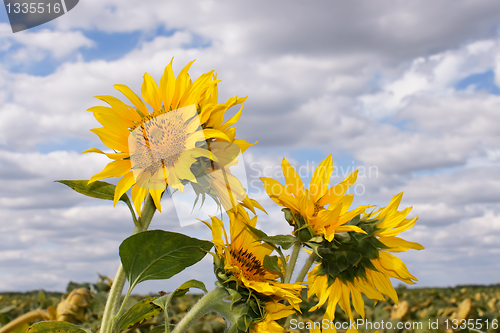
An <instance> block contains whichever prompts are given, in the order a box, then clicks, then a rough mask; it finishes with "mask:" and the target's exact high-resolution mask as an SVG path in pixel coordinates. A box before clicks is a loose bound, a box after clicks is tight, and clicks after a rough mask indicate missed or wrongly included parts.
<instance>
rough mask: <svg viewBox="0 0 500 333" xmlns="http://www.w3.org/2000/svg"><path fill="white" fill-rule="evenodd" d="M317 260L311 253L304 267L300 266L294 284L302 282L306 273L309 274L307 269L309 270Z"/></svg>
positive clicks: (315, 255)
mask: <svg viewBox="0 0 500 333" xmlns="http://www.w3.org/2000/svg"><path fill="white" fill-rule="evenodd" d="M318 258H319V257H318V255H317V254H316V253H315V252H313V253H311V255H310V256H309V258H307V260H306V262H305V263H304V266H302V269H301V270H300V272H299V276H297V280H295V282H302V281H304V278H305V277H306V274H307V272H309V269H310V268H311V266H312V265H313V264H314V262H315V261H316V259H318Z"/></svg>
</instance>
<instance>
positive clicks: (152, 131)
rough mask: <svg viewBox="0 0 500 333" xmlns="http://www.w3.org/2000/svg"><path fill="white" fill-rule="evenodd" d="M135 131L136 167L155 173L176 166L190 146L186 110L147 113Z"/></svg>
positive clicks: (133, 149) (134, 152)
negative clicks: (183, 112) (187, 144)
mask: <svg viewBox="0 0 500 333" xmlns="http://www.w3.org/2000/svg"><path fill="white" fill-rule="evenodd" d="M131 135H132V136H133V138H132V140H133V142H131V150H132V151H131V159H132V164H133V168H134V169H142V170H148V171H150V172H151V174H155V173H156V172H158V171H160V170H161V169H162V168H163V167H167V168H168V167H173V166H175V164H176V163H177V162H178V161H179V157H180V155H181V153H182V152H183V151H185V150H186V139H187V138H188V135H189V133H187V124H186V123H185V121H184V118H183V116H182V114H180V113H176V112H167V113H161V114H150V115H149V116H147V117H144V118H143V120H142V121H141V123H140V124H138V125H137V127H136V128H134V129H133V131H132V134H131Z"/></svg>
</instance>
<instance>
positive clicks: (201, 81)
mask: <svg viewBox="0 0 500 333" xmlns="http://www.w3.org/2000/svg"><path fill="white" fill-rule="evenodd" d="M192 63H193V62H190V63H189V64H187V65H186V66H185V67H184V68H183V69H182V70H181V71H180V73H179V75H178V76H177V78H176V77H175V76H174V73H173V70H172V61H171V62H170V63H169V64H168V66H167V67H166V68H165V72H164V73H163V75H162V77H161V80H160V84H159V85H158V84H157V83H156V82H155V81H154V79H153V78H152V77H151V76H150V75H148V74H147V73H146V74H144V81H143V84H142V88H141V95H142V98H143V99H144V101H145V102H146V103H147V104H148V105H149V107H148V106H147V105H146V104H145V103H144V102H143V101H142V100H141V98H140V97H139V96H137V95H136V94H135V93H134V92H133V91H132V90H131V89H130V88H128V87H127V86H124V85H115V86H114V87H115V88H116V89H117V90H118V91H120V92H122V93H123V94H124V95H125V96H126V97H127V98H128V100H129V102H130V104H131V105H127V104H125V103H123V102H122V101H120V100H119V99H117V98H115V97H112V96H97V98H98V99H100V100H102V101H104V102H106V103H108V104H109V107H104V106H96V107H92V108H90V109H89V110H88V111H91V112H93V114H94V116H95V118H96V119H97V121H99V123H101V125H102V126H103V127H101V128H96V129H93V130H92V132H94V133H96V134H97V135H98V136H99V138H100V139H101V141H102V142H103V143H104V145H106V146H107V147H108V148H111V149H113V150H114V152H112V153H104V152H102V151H101V150H99V149H96V148H92V149H88V150H86V151H85V152H95V153H100V154H105V155H106V156H107V157H109V158H110V159H112V160H113V161H112V162H110V163H109V164H108V165H107V166H106V167H105V168H104V170H102V171H101V172H99V173H97V174H95V175H94V176H93V177H92V178H91V179H90V181H89V182H93V181H97V180H100V179H104V178H108V177H121V179H120V180H119V182H118V184H117V186H116V190H115V197H114V203H115V204H116V202H117V201H118V199H119V198H120V197H121V196H122V195H123V193H125V192H126V191H127V190H128V189H130V188H131V187H132V192H131V194H132V201H133V202H134V205H135V207H136V210H137V212H138V213H139V214H140V207H141V204H142V202H143V201H144V199H145V197H146V195H147V193H148V192H149V193H150V194H151V196H152V197H153V199H154V202H155V205H156V207H157V208H158V209H159V210H161V205H160V199H161V195H162V193H163V191H164V190H165V188H166V186H167V185H170V186H171V187H173V188H175V189H178V190H180V191H182V190H183V188H184V185H185V184H186V183H187V182H192V183H193V182H196V181H197V180H196V177H195V175H193V173H192V171H191V170H190V168H191V167H192V165H193V164H194V163H195V162H196V161H199V160H200V159H202V158H203V159H206V160H210V161H212V163H217V161H218V158H217V157H216V156H215V155H214V154H212V153H211V152H210V145H211V144H215V143H220V142H228V143H231V144H232V145H234V146H235V147H237V148H238V149H239V152H243V151H245V150H246V149H247V148H248V147H249V146H250V145H251V144H250V143H248V142H246V141H244V140H241V139H236V138H235V128H234V127H232V126H233V125H234V124H235V123H236V122H237V121H238V119H239V117H240V115H241V109H242V108H243V104H242V103H243V102H244V101H245V99H246V97H243V98H237V97H232V98H230V99H228V100H227V101H226V102H225V103H222V104H218V103H217V99H218V92H217V83H218V82H219V80H217V79H216V75H215V74H214V72H213V71H210V72H208V73H205V74H203V75H201V76H200V77H198V78H197V79H196V80H195V81H194V82H193V81H192V80H191V78H190V76H189V74H188V70H189V68H190V67H191V64H192ZM237 104H242V106H241V109H240V110H239V112H238V113H237V114H236V115H235V116H233V117H232V118H231V119H229V120H227V121H226V122H224V114H225V112H226V111H227V110H228V109H229V108H230V107H232V106H234V105H237ZM150 110H151V112H150Z"/></svg>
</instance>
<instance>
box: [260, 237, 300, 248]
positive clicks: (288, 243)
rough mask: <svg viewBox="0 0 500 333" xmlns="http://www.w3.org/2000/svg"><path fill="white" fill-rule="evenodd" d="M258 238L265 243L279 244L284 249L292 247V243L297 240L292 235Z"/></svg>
mask: <svg viewBox="0 0 500 333" xmlns="http://www.w3.org/2000/svg"><path fill="white" fill-rule="evenodd" d="M260 240H261V241H264V242H266V243H269V242H271V243H273V244H276V245H279V246H281V247H282V248H283V249H285V250H288V249H289V248H291V247H292V245H293V244H295V243H296V242H297V238H295V237H293V236H292V235H276V236H267V237H261V238H260Z"/></svg>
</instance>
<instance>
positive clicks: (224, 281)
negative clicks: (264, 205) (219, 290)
mask: <svg viewBox="0 0 500 333" xmlns="http://www.w3.org/2000/svg"><path fill="white" fill-rule="evenodd" d="M228 216H229V220H230V222H229V224H230V233H229V234H228V233H227V232H226V230H225V228H224V224H223V222H222V221H221V220H219V219H218V218H217V217H211V223H206V224H207V225H208V226H209V227H210V228H211V230H212V237H213V243H214V244H215V249H216V253H215V254H214V269H215V274H216V276H217V279H218V281H219V283H220V284H221V285H222V286H223V287H224V288H226V289H227V290H228V292H229V293H230V294H231V295H238V297H237V299H238V300H243V301H245V302H247V304H253V306H250V308H252V309H253V310H252V311H253V314H252V315H251V316H250V317H249V319H248V322H249V323H252V325H249V327H253V330H252V331H251V332H283V329H282V328H281V326H280V325H279V324H278V323H277V322H276V320H277V319H280V318H283V317H286V316H288V315H290V314H292V313H295V311H298V310H299V303H300V302H301V301H302V299H301V297H300V291H301V289H302V287H303V286H302V285H301V284H298V283H281V282H280V281H279V280H278V279H279V278H280V276H282V275H283V274H284V267H283V265H282V264H281V265H280V269H281V270H282V271H281V272H277V271H272V270H270V269H268V268H266V266H265V265H264V262H265V260H266V257H267V256H270V255H271V253H272V252H273V251H274V248H273V247H272V246H270V245H269V244H267V243H263V242H261V241H260V240H259V238H258V237H257V236H256V235H255V234H254V233H253V232H252V231H251V230H250V228H249V226H250V227H251V228H255V225H256V223H257V216H255V217H253V218H250V217H249V215H248V213H247V211H246V210H245V208H244V207H243V205H238V206H237V207H236V208H235V209H232V210H230V211H228ZM284 301H287V302H288V304H289V305H284V304H283V302H284ZM264 328H265V329H267V330H268V331H266V330H263V329H264ZM280 328H281V330H279V329H280Z"/></svg>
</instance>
